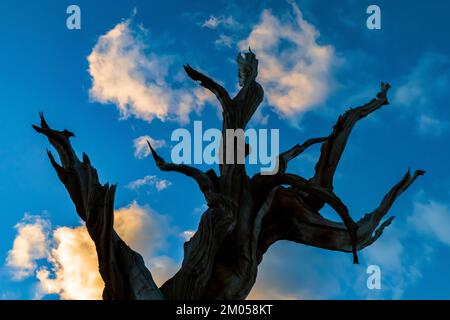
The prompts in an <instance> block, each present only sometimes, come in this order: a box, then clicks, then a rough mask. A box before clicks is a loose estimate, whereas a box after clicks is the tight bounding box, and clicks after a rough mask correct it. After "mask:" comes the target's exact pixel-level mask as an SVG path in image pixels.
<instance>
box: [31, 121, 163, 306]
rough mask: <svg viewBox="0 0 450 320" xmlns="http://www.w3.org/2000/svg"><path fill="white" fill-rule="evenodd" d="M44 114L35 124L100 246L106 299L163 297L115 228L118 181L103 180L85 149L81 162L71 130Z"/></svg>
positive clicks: (100, 263)
mask: <svg viewBox="0 0 450 320" xmlns="http://www.w3.org/2000/svg"><path fill="white" fill-rule="evenodd" d="M40 116H41V125H40V126H35V125H33V128H34V129H35V130H36V131H37V132H39V133H42V134H44V135H46V136H47V138H48V140H49V142H50V143H51V144H52V145H53V147H55V149H56V151H57V152H58V154H59V158H60V160H61V164H62V166H61V165H59V164H58V163H56V161H55V159H54V157H53V155H52V153H51V152H50V151H47V153H48V156H49V158H50V162H51V163H52V165H53V167H54V168H55V170H56V173H57V174H58V177H59V179H60V180H61V182H62V183H63V184H64V186H65V187H66V189H67V191H68V192H69V195H70V197H71V199H72V201H73V203H74V204H75V208H76V210H77V213H78V215H79V216H80V218H81V219H83V221H85V222H86V228H87V230H88V232H89V235H90V236H91V238H92V240H93V241H94V243H95V248H96V249H97V255H98V262H99V271H100V274H101V276H102V278H103V281H104V282H105V289H104V291H103V299H163V298H164V297H163V295H162V293H161V291H160V290H159V289H158V287H157V286H156V284H155V282H154V281H153V279H152V276H151V274H150V272H149V271H148V269H147V268H146V267H145V264H144V260H143V259H142V257H141V255H140V254H138V253H137V252H135V251H133V250H131V249H130V248H129V247H128V246H127V245H126V244H125V242H123V241H122V239H120V237H119V236H118V235H117V233H116V232H115V231H114V228H113V223H114V193H115V191H116V186H115V185H111V186H110V185H109V184H105V185H102V184H100V182H99V180H98V175H97V171H96V170H95V168H94V167H92V166H91V163H90V161H89V158H88V156H87V155H86V154H84V153H83V162H81V161H80V160H79V159H78V157H77V155H76V154H75V151H74V150H73V148H72V145H71V144H70V140H69V139H70V137H73V136H74V134H73V133H72V132H70V131H67V130H64V131H57V130H53V129H51V128H50V127H49V126H48V124H47V122H46V121H45V119H44V116H43V115H42V114H40Z"/></svg>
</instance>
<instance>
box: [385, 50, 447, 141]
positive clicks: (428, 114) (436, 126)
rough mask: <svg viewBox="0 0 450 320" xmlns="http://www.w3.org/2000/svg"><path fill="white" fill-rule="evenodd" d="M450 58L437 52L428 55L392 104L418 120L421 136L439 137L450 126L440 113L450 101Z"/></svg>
mask: <svg viewBox="0 0 450 320" xmlns="http://www.w3.org/2000/svg"><path fill="white" fill-rule="evenodd" d="M449 86H450V59H449V58H448V56H446V55H442V54H438V53H430V52H428V53H425V54H423V56H422V57H421V58H420V59H419V60H418V62H417V63H416V64H415V65H414V66H413V67H412V69H411V71H410V72H409V74H407V75H406V76H405V77H403V78H402V79H401V85H400V86H399V87H398V89H397V90H396V91H395V94H394V99H393V102H394V103H395V104H398V105H401V106H404V110H406V111H408V112H409V113H410V114H412V115H413V116H414V117H415V118H416V121H417V124H418V126H417V130H418V132H419V133H421V134H427V135H435V136H436V135H440V134H442V133H443V132H445V131H446V130H447V129H448V128H449V125H450V123H449V122H448V121H446V120H442V117H441V116H440V115H439V114H438V113H439V110H440V105H441V104H444V103H447V101H448V99H449V98H450V93H449V91H448V88H449Z"/></svg>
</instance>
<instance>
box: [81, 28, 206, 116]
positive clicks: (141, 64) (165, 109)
mask: <svg viewBox="0 0 450 320" xmlns="http://www.w3.org/2000/svg"><path fill="white" fill-rule="evenodd" d="M144 34H145V30H143V29H142V28H138V29H137V30H133V29H132V26H131V20H127V21H124V22H121V23H119V24H117V25H116V26H115V27H114V28H113V29H111V30H110V31H108V32H107V33H106V34H104V35H102V36H100V37H99V39H98V41H97V43H96V44H95V46H94V48H93V50H92V52H91V54H90V55H89V56H88V58H87V59H88V62H89V70H88V71H89V74H90V75H91V77H92V87H91V88H90V91H89V93H90V97H91V99H92V100H93V101H97V102H100V103H113V104H115V105H116V106H117V108H118V109H119V111H120V114H121V116H122V117H123V118H127V117H129V116H134V117H136V118H139V119H143V120H146V121H149V122H150V121H152V119H154V118H155V117H156V118H158V119H160V120H162V121H165V120H177V121H179V122H188V121H189V113H190V112H191V111H192V110H193V109H195V108H200V107H202V103H203V102H204V101H202V100H201V99H198V96H197V94H196V92H197V91H193V92H191V91H190V90H189V89H188V88H178V89H174V88H172V87H171V85H170V80H171V77H170V74H169V66H170V65H171V60H172V59H170V58H169V57H165V56H162V55H158V54H156V53H155V52H150V53H148V51H147V49H148V48H147V46H146V44H145V43H144V42H143V41H142V38H144V37H145V36H144Z"/></svg>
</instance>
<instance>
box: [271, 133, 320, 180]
mask: <svg viewBox="0 0 450 320" xmlns="http://www.w3.org/2000/svg"><path fill="white" fill-rule="evenodd" d="M327 140H328V137H323V138H312V139H308V140H306V141H305V142H304V143H303V144H296V145H295V146H293V147H292V148H291V149H289V150H287V151H285V152H283V153H281V154H280V155H279V156H278V172H279V173H284V172H286V169H287V165H288V163H289V161H291V160H292V159H294V158H296V157H298V156H299V155H300V154H302V153H303V152H304V151H305V150H306V149H308V148H309V147H310V146H312V145H314V144H317V143H322V142H325V141H327Z"/></svg>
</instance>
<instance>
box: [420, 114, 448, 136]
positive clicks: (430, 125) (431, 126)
mask: <svg viewBox="0 0 450 320" xmlns="http://www.w3.org/2000/svg"><path fill="white" fill-rule="evenodd" d="M417 121H418V123H419V127H418V130H419V132H420V133H422V134H430V135H434V136H439V135H441V134H442V133H443V132H444V131H445V130H446V129H447V128H448V125H449V123H448V122H445V121H443V120H440V119H438V118H435V117H433V116H431V115H427V114H421V115H420V116H418V119H417Z"/></svg>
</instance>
